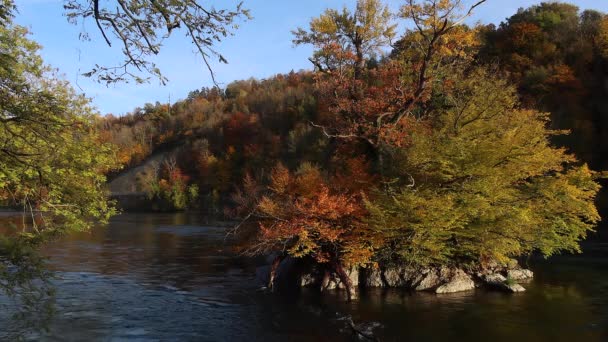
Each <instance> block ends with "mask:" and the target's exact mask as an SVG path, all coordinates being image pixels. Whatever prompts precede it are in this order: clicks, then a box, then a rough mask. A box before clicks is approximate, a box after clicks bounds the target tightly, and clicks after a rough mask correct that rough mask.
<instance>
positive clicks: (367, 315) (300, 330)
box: [0, 214, 608, 341]
mask: <svg viewBox="0 0 608 342" xmlns="http://www.w3.org/2000/svg"><path fill="white" fill-rule="evenodd" d="M225 235H226V228H222V227H214V226H207V225H203V224H202V220H200V219H199V218H198V217H197V216H196V215H187V214H137V215H135V214H133V215H122V216H119V217H117V218H115V219H113V220H112V222H111V223H110V225H109V226H108V227H106V228H103V227H100V228H97V229H94V230H92V231H91V232H89V233H78V234H73V235H71V236H68V237H65V238H64V239H62V240H61V241H58V242H56V243H53V244H51V245H49V246H47V247H46V248H45V249H44V251H43V253H44V254H45V255H46V256H48V257H49V258H50V259H49V266H50V267H51V269H53V270H54V271H55V274H56V279H55V280H53V285H54V286H55V288H56V295H55V301H54V303H55V310H54V315H53V316H52V317H51V318H50V321H49V325H48V331H37V329H34V328H33V327H32V326H31V325H30V326H28V324H16V322H15V321H11V320H10V319H7V317H8V316H7V315H9V314H10V311H11V310H10V309H9V310H3V311H2V313H0V340H5V339H8V338H10V337H11V336H19V335H20V336H23V337H25V339H32V340H39V339H42V340H51V341H55V340H62V341H63V340H68V341H70V340H72V341H78V340H87V341H94V340H108V339H116V340H180V341H188V340H192V341H227V340H230V341H269V340H290V341H349V340H352V339H354V338H355V337H354V335H353V332H352V330H351V329H350V327H349V319H350V318H352V320H353V321H354V322H355V323H357V324H358V325H357V327H358V328H360V329H361V330H363V331H368V332H373V333H374V335H375V336H376V337H377V338H378V339H380V340H382V341H445V340H469V341H488V340H491V341H514V340H517V341H566V340H569V341H570V340H574V341H602V340H608V272H606V269H608V258H606V257H601V256H597V255H595V254H593V255H592V256H576V257H573V256H563V257H557V258H553V259H551V260H549V261H543V260H534V261H532V262H531V267H532V268H533V269H534V271H535V272H536V275H537V276H536V278H535V280H534V281H533V282H532V283H530V284H528V285H527V286H526V287H527V288H528V291H527V292H525V293H523V294H518V295H507V294H502V293H493V292H492V293H490V292H485V291H476V292H468V293H462V294H454V295H442V296H437V295H434V294H425V293H415V294H414V293H408V292H404V291H398V290H370V291H367V292H365V293H363V294H362V296H361V299H360V300H357V301H353V302H347V301H345V300H344V295H343V294H342V293H339V292H338V293H336V292H334V293H328V294H325V295H320V294H318V293H315V292H314V291H307V290H303V291H301V292H300V293H297V294H283V295H269V294H267V293H263V292H260V291H258V285H257V284H256V282H255V279H254V276H253V275H254V274H255V267H256V261H255V260H251V259H247V258H243V257H239V256H237V255H235V254H233V253H232V252H231V250H230V246H229V242H228V243H227V242H226V240H225ZM597 248H599V250H600V252H602V251H605V249H604V248H605V246H602V245H598V246H597ZM0 300H5V301H6V298H4V299H1V298H0ZM13 309H14V308H13Z"/></svg>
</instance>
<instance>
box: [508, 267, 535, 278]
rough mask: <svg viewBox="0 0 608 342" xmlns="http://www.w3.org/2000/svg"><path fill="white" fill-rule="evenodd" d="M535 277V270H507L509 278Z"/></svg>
mask: <svg viewBox="0 0 608 342" xmlns="http://www.w3.org/2000/svg"><path fill="white" fill-rule="evenodd" d="M533 277H534V272H532V271H530V270H526V269H523V268H519V269H513V270H508V271H507V278H508V279H513V280H515V281H521V280H528V279H532V278H533Z"/></svg>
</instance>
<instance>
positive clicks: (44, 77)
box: [0, 26, 117, 232]
mask: <svg viewBox="0 0 608 342" xmlns="http://www.w3.org/2000/svg"><path fill="white" fill-rule="evenodd" d="M26 34H27V32H26V30H25V29H23V28H21V27H17V26H8V27H2V28H0V44H1V45H0V51H2V56H1V61H0V82H1V84H2V87H1V89H0V106H1V110H2V112H1V113H0V139H1V142H0V201H1V202H2V203H3V204H4V205H18V206H21V207H24V208H25V209H27V211H28V212H29V211H31V212H32V213H34V212H36V213H37V215H38V216H37V217H35V219H34V220H33V221H32V222H31V224H32V225H33V230H34V232H39V231H41V230H46V231H49V230H58V231H66V230H72V229H77V230H78V229H86V228H87V227H89V225H90V223H89V219H91V218H93V219H96V220H102V221H104V220H107V219H108V218H109V217H110V216H111V215H112V214H113V213H115V211H114V209H113V208H112V206H111V205H110V204H109V203H108V202H107V198H106V193H105V191H104V185H105V176H104V173H105V172H107V171H109V170H111V169H113V168H116V167H117V164H116V161H115V154H114V150H113V146H112V145H110V144H107V143H100V138H99V135H98V132H97V130H95V129H94V124H95V116H94V113H93V111H92V109H91V108H90V107H89V105H88V100H87V99H86V98H84V97H83V96H79V95H76V93H75V92H74V90H73V89H72V88H70V87H69V85H68V84H67V83H66V82H64V81H62V80H59V79H57V78H56V77H55V76H54V75H53V74H52V73H51V72H50V71H49V69H48V68H47V67H45V66H44V65H43V64H42V60H41V59H40V57H39V56H38V54H37V49H38V46H37V45H36V44H35V43H33V42H31V41H29V40H28V39H27V38H26ZM34 216H35V215H33V217H34Z"/></svg>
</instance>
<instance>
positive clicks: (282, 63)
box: [16, 0, 608, 115]
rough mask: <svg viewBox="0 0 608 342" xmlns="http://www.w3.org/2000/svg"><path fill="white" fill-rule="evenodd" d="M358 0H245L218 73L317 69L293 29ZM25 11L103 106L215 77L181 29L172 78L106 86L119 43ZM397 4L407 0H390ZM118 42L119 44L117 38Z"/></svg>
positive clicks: (51, 2) (21, 0) (64, 66)
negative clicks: (104, 70) (97, 74)
mask: <svg viewBox="0 0 608 342" xmlns="http://www.w3.org/2000/svg"><path fill="white" fill-rule="evenodd" d="M214 2H215V3H217V4H218V7H220V6H226V7H229V6H234V5H235V4H236V3H237V1H234V0H224V1H214ZM355 2H356V1H355V0H325V1H321V0H306V1H294V0H244V5H245V7H246V8H249V9H250V10H251V14H252V15H253V17H254V18H253V20H251V21H248V22H245V23H242V24H241V28H240V29H239V30H238V31H237V32H236V35H235V36H234V37H230V38H228V39H226V40H225V41H224V42H222V43H221V44H220V45H219V46H218V50H220V51H221V52H222V54H223V55H224V56H226V57H227V59H228V61H229V64H228V65H224V64H214V65H213V67H214V70H215V71H216V74H217V79H218V81H219V82H220V83H221V84H223V85H226V84H228V83H230V82H231V81H233V80H238V79H246V78H249V77H255V78H265V77H269V76H272V75H274V74H277V73H283V72H289V71H291V70H296V71H297V70H300V69H310V68H311V65H310V62H309V61H308V57H309V56H310V55H311V49H310V48H309V47H297V48H294V47H293V45H292V43H291V39H292V35H291V33H290V32H291V30H293V29H295V28H296V27H299V26H301V27H306V26H307V23H308V21H309V20H310V18H312V17H314V16H317V15H319V14H320V13H321V12H322V11H323V10H324V9H326V8H341V7H343V6H348V7H353V6H354V4H355ZM539 2H540V1H538V0H489V1H488V2H487V3H486V4H485V5H483V6H482V7H480V8H479V9H478V10H477V11H476V12H475V13H474V15H473V16H472V17H471V18H470V19H469V22H478V21H479V22H483V23H499V22H501V21H503V20H504V19H505V18H507V17H509V16H511V15H512V14H513V13H515V11H517V9H518V8H520V7H528V6H531V5H533V4H537V3H539ZM569 2H570V3H573V4H575V5H577V6H579V7H580V8H581V9H588V8H591V9H597V10H600V11H604V12H608V1H606V0H577V1H569ZM16 3H17V7H18V10H19V13H18V14H17V16H16V22H17V23H19V24H20V25H23V26H26V27H28V28H29V29H30V30H31V31H32V38H33V39H34V40H36V41H37V42H38V43H40V44H41V45H42V46H43V50H42V56H43V58H44V60H45V61H46V62H47V63H48V64H50V65H52V66H53V67H56V68H58V69H59V71H60V72H61V73H62V74H64V75H65V77H66V78H67V79H68V80H69V81H71V82H72V84H74V86H75V87H76V88H77V89H79V90H80V91H82V92H84V93H85V94H87V96H89V97H91V98H92V100H93V103H94V104H95V105H96V106H97V107H98V109H99V111H100V112H101V113H103V114H106V113H113V114H115V115H121V114H123V113H126V112H130V111H132V110H133V109H134V108H135V107H138V106H140V107H143V105H144V104H145V103H148V102H150V103H154V102H156V101H160V102H167V101H169V99H171V102H174V101H176V100H178V99H182V98H184V97H186V96H187V94H188V92H190V91H191V90H194V89H199V88H201V87H203V86H210V85H211V84H212V83H211V78H210V76H209V73H208V72H207V71H206V69H205V67H204V65H203V64H202V62H201V60H200V59H199V58H198V57H197V56H196V55H195V54H194V53H193V52H194V50H193V46H192V45H190V44H189V41H188V39H187V38H186V37H184V36H178V35H174V36H172V37H170V38H169V40H168V41H166V43H165V46H164V47H163V51H162V52H161V54H160V55H159V56H157V58H156V62H157V64H158V66H159V67H160V69H161V70H162V72H163V73H164V74H165V76H166V77H168V78H169V83H168V85H166V86H161V85H159V84H158V82H155V81H152V82H151V83H150V84H144V85H135V84H124V83H123V84H118V85H115V86H110V87H106V86H105V85H101V84H98V83H95V82H93V81H91V80H89V79H87V78H85V77H83V76H79V74H80V73H82V72H85V71H88V70H89V69H90V67H91V66H92V65H93V64H94V63H99V64H106V65H111V64H112V61H118V60H119V58H120V57H121V56H120V50H119V49H118V48H117V47H112V48H110V47H108V46H107V45H105V43H103V41H102V39H101V37H100V35H99V33H98V31H97V30H96V29H95V27H92V26H86V27H82V26H75V25H72V24H69V23H68V22H67V20H66V18H65V17H64V16H63V6H62V5H63V1H62V0H16ZM387 3H388V4H390V5H391V7H398V6H399V4H400V3H402V1H397V0H390V1H387ZM82 30H85V31H86V32H88V33H89V34H90V35H91V37H92V38H93V41H92V42H81V41H79V40H78V34H79V33H80V32H81V31H82ZM115 45H116V44H115Z"/></svg>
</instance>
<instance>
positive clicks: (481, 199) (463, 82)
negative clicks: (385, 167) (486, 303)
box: [368, 68, 599, 264]
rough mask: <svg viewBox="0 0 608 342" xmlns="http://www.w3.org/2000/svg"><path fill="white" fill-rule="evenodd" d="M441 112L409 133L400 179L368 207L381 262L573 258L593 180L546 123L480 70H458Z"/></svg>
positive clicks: (589, 214)
mask: <svg viewBox="0 0 608 342" xmlns="http://www.w3.org/2000/svg"><path fill="white" fill-rule="evenodd" d="M455 74H457V75H459V79H458V80H456V81H455V83H454V84H453V85H450V88H451V89H443V90H442V91H441V92H440V95H441V97H442V101H441V102H439V103H440V105H438V104H437V102H435V103H436V107H434V108H432V109H431V111H432V112H430V113H429V114H428V118H427V119H425V120H421V121H419V122H418V123H417V125H416V126H415V127H412V136H411V143H410V145H409V146H407V147H406V148H404V149H403V150H401V151H398V152H397V153H398V154H399V156H397V157H396V162H395V164H396V165H395V170H394V172H395V173H396V174H397V175H398V176H399V177H400V179H403V180H407V181H406V182H405V181H404V182H403V183H405V184H400V185H399V184H398V185H396V186H393V187H392V189H390V190H389V191H388V192H384V191H381V192H378V194H377V199H376V200H374V201H369V202H368V208H369V210H370V212H371V218H370V220H369V224H370V225H371V226H372V227H373V229H376V230H378V231H381V232H382V233H383V234H384V235H385V236H386V239H387V245H386V246H387V247H386V250H384V251H383V252H382V255H383V256H384V257H387V258H391V259H396V260H402V261H405V262H407V263H413V264H450V263H460V264H462V263H475V264H478V263H484V262H489V261H491V260H498V261H506V260H508V258H511V257H517V256H520V255H522V254H527V253H530V252H532V251H540V252H541V253H542V254H544V255H546V256H549V255H552V254H554V253H557V252H560V251H570V252H576V251H579V245H578V243H579V241H580V240H581V239H582V238H584V237H585V236H586V234H587V232H589V231H591V230H592V229H593V227H594V225H595V224H596V223H597V222H598V221H599V215H598V213H597V210H596V209H595V206H594V203H593V200H594V198H595V195H596V193H597V191H598V189H599V185H598V184H597V183H595V182H594V180H593V177H594V174H593V172H592V171H590V170H589V169H588V168H587V166H585V165H582V166H581V165H580V164H579V163H577V162H576V160H575V158H574V157H573V156H572V155H569V154H567V153H566V152H565V151H564V150H563V149H559V148H554V147H552V146H551V143H550V138H551V136H552V135H554V134H558V133H560V132H556V131H551V130H548V129H546V125H547V119H548V118H547V116H546V114H543V113H539V112H536V111H531V110H522V109H520V108H519V107H518V101H517V96H516V94H515V90H514V89H513V88H512V87H510V86H509V85H508V84H507V83H506V82H505V81H502V80H497V79H496V78H495V77H492V76H491V74H490V73H489V72H488V71H486V70H484V69H483V68H477V69H475V70H473V71H468V72H467V71H465V70H457V71H455Z"/></svg>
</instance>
